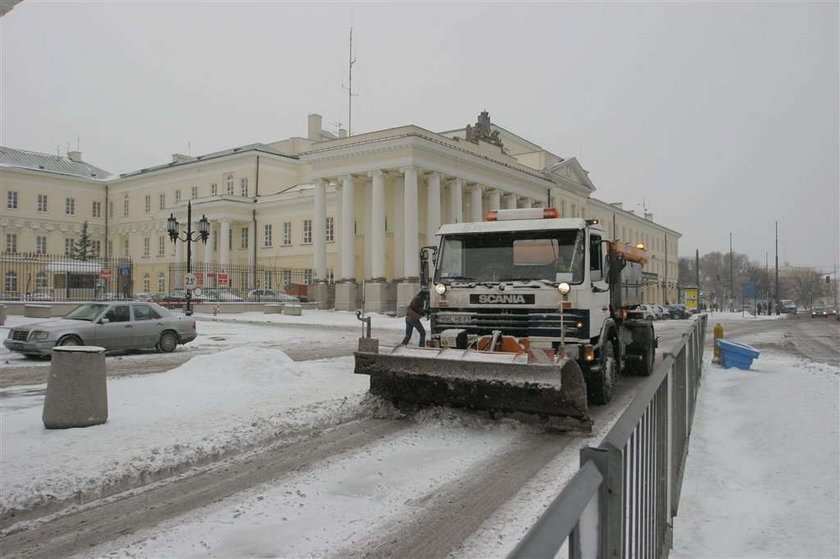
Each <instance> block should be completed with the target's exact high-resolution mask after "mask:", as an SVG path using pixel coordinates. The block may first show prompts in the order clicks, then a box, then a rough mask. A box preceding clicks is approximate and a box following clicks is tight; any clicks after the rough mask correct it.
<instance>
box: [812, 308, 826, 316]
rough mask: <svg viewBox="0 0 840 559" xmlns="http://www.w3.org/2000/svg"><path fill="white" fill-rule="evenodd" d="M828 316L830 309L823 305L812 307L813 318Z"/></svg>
mask: <svg viewBox="0 0 840 559" xmlns="http://www.w3.org/2000/svg"><path fill="white" fill-rule="evenodd" d="M826 317H828V309H827V308H826V307H824V306H822V305H817V306H815V307H814V308H813V309H811V318H826Z"/></svg>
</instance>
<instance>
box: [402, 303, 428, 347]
mask: <svg viewBox="0 0 840 559" xmlns="http://www.w3.org/2000/svg"><path fill="white" fill-rule="evenodd" d="M425 314H426V297H425V295H424V294H423V290H422V289H421V290H420V292H419V293H417V295H415V296H414V298H413V299H412V300H411V303H409V304H408V308H406V309H405V338H403V341H402V345H408V342H410V341H411V335H412V333H413V331H414V330H415V329H416V330H417V331H418V332H419V333H420V347H425V346H426V329H425V328H423V324H421V323H420V318H421V317H422V316H423V315H425Z"/></svg>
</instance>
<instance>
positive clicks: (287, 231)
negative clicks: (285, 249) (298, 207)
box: [283, 221, 292, 246]
mask: <svg viewBox="0 0 840 559" xmlns="http://www.w3.org/2000/svg"><path fill="white" fill-rule="evenodd" d="M290 244H292V222H291V221H286V222H284V223H283V245H284V246H288V245H290Z"/></svg>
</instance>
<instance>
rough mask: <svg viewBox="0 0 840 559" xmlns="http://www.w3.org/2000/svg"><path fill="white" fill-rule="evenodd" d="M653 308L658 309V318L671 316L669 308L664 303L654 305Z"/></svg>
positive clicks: (663, 318)
mask: <svg viewBox="0 0 840 559" xmlns="http://www.w3.org/2000/svg"><path fill="white" fill-rule="evenodd" d="M653 308H654V309H655V310H656V316H657V320H665V319H666V318H671V313H669V312H668V309H666V308H665V307H664V306H663V305H653Z"/></svg>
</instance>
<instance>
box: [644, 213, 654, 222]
mask: <svg viewBox="0 0 840 559" xmlns="http://www.w3.org/2000/svg"><path fill="white" fill-rule="evenodd" d="M645 219H646V220H648V221H653V214H652V213H648V212H645Z"/></svg>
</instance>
